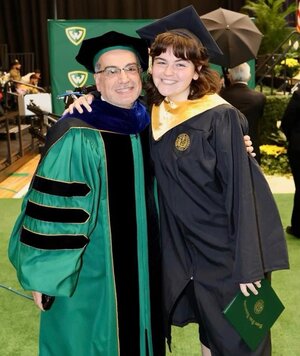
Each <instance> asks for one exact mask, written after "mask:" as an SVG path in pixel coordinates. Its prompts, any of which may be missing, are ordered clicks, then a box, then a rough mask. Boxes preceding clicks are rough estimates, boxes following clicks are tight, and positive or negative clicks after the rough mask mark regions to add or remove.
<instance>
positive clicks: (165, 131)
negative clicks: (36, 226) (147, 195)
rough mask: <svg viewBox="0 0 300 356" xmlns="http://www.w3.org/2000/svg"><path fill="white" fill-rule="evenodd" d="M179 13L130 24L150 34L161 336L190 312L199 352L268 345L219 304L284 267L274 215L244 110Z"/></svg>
mask: <svg viewBox="0 0 300 356" xmlns="http://www.w3.org/2000/svg"><path fill="white" fill-rule="evenodd" d="M178 13H180V14H179V15H178ZM178 13H175V14H173V15H169V16H168V17H166V18H163V19H162V20H158V21H156V22H154V23H153V24H150V25H148V26H146V27H145V28H142V29H140V30H138V31H137V32H138V33H139V35H140V36H141V37H142V38H145V39H147V40H149V39H150V40H151V36H152V39H153V40H154V42H153V44H152V46H151V50H150V57H151V59H152V68H151V74H150V75H149V81H148V84H147V95H148V101H149V104H150V106H152V137H153V139H152V143H151V150H152V158H153V161H154V166H155V174H156V178H157V182H158V193H159V208H160V209H159V211H160V227H161V238H162V270H163V276H162V278H163V291H164V292H163V293H164V318H165V325H166V332H167V337H168V339H169V343H170V340H171V325H179V326H183V325H185V324H187V323H189V322H197V323H198V324H199V329H200V339H201V343H202V352H203V355H215V356H216V355H218V356H221V355H222V356H224V355H226V356H229V355H230V356H233V355H234V356H237V355H239V356H241V355H270V353H271V351H270V337H269V335H268V336H267V337H266V338H265V339H264V340H263V342H262V343H261V344H260V345H259V347H258V348H257V350H256V351H251V350H250V348H249V347H248V346H247V345H246V344H245V343H244V342H243V341H242V340H241V338H240V336H239V335H238V333H237V332H236V331H235V330H234V329H233V328H232V327H231V325H230V324H229V323H228V322H227V321H226V320H225V318H224V316H223V314H222V311H223V309H224V308H225V307H226V305H227V304H228V303H229V302H230V301H231V300H232V299H233V297H234V296H235V295H236V293H237V292H238V291H239V290H241V291H242V292H243V293H244V294H245V295H249V292H250V293H255V294H257V293H258V290H259V289H258V288H259V287H260V281H261V280H262V279H264V278H267V274H268V273H269V272H271V271H274V270H278V269H285V268H288V258H287V250H286V243H285V239H284V232H283V229H282V225H281V221H280V217H279V214H278V211H277V208H276V205H275V202H274V200H273V197H272V194H271V191H270V189H269V187H268V184H267V182H266V181H265V179H264V176H263V174H262V173H261V171H260V168H259V166H258V164H257V163H256V161H255V160H254V159H253V158H252V157H250V156H248V154H247V153H246V150H245V149H244V142H243V134H244V133H245V132H246V130H247V121H246V119H245V117H244V116H243V115H242V114H241V113H240V112H239V111H238V110H237V109H235V108H234V107H232V106H231V105H229V104H228V103H227V102H226V101H225V100H223V99H222V98H220V97H219V96H218V95H217V94H216V93H217V91H218V87H219V78H218V76H217V75H216V73H215V72H213V71H212V70H211V69H210V68H209V65H208V55H207V51H206V49H205V48H204V47H203V45H202V44H201V43H200V42H199V39H197V38H196V36H197V37H198V38H200V40H202V41H203V44H204V45H205V41H206V40H205V36H207V33H205V31H203V32H202V33H201V31H200V34H198V33H197V32H196V33H195V32H194V31H193V30H194V29H193V28H191V26H190V23H192V22H193V21H192V20H193V19H192V18H191V16H190V15H191V14H187V13H185V12H178ZM196 25H197V26H198V23H197V20H196ZM196 25H195V26H196ZM178 28H179V29H178ZM183 28H184V29H183ZM166 30H168V32H165V31H166ZM196 31H197V30H196Z"/></svg>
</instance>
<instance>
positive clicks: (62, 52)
mask: <svg viewBox="0 0 300 356" xmlns="http://www.w3.org/2000/svg"><path fill="white" fill-rule="evenodd" d="M152 21H153V20H48V35H49V57H50V83H51V93H52V108H53V112H54V113H55V114H57V115H60V114H61V113H62V112H63V111H64V101H63V100H61V99H58V98H57V96H58V95H60V94H64V93H65V92H66V91H67V90H71V91H73V90H74V88H76V87H82V86H87V85H92V84H94V78H93V75H92V74H91V73H89V72H88V71H87V70H86V69H85V68H84V67H83V66H82V65H80V64H79V63H77V61H76V60H75V57H76V55H77V53H78V51H79V48H80V45H81V42H82V41H83V40H84V39H88V38H91V37H96V36H100V35H102V34H103V33H105V32H108V31H118V32H122V33H126V34H127V35H129V36H135V37H138V35H137V33H136V32H135V30H136V29H138V28H140V27H143V26H146V25H147V24H149V23H151V22H152ZM248 63H249V64H250V67H251V74H252V75H251V80H250V82H249V87H250V88H254V87H255V60H251V61H249V62H248ZM212 67H213V69H216V70H217V71H218V72H219V73H222V69H221V67H219V66H215V65H212Z"/></svg>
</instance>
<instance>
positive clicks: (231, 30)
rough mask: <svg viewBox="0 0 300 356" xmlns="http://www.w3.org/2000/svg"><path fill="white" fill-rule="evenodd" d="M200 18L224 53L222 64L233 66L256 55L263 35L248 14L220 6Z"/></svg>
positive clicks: (228, 66)
mask: <svg viewBox="0 0 300 356" xmlns="http://www.w3.org/2000/svg"><path fill="white" fill-rule="evenodd" d="M200 18H201V20H202V22H203V23H204V25H205V26H206V28H207V29H208V31H209V32H210V34H211V35H212V37H213V38H214V40H215V41H216V42H217V45H218V46H219V47H220V49H221V50H222V52H223V53H224V56H223V58H222V59H221V62H220V61H219V62H220V65H222V66H223V67H226V68H233V67H235V66H237V65H239V64H241V63H243V62H246V61H248V60H249V59H252V58H255V57H256V55H257V52H258V49H259V46H260V43H261V40H262V37H263V35H262V33H261V32H260V31H259V30H258V28H257V27H256V26H255V25H254V23H253V21H252V20H251V19H250V17H249V16H248V15H244V14H240V13H239V12H235V11H230V10H226V9H223V8H221V7H220V8H219V9H217V10H214V11H211V12H209V13H207V14H205V15H203V16H200Z"/></svg>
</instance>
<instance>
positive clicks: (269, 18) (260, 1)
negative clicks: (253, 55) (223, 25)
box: [242, 0, 296, 54]
mask: <svg viewBox="0 0 300 356" xmlns="http://www.w3.org/2000/svg"><path fill="white" fill-rule="evenodd" d="M285 4H286V1H285V0H246V3H245V6H243V7H242V10H243V11H244V12H246V13H247V12H250V14H249V13H248V15H250V16H254V23H255V25H256V26H257V28H258V29H259V30H260V31H261V33H262V34H263V35H264V37H263V39H262V42H261V46H260V48H259V52H258V53H259V54H267V53H272V52H273V51H274V50H275V48H276V47H278V46H279V45H280V43H282V41H284V40H285V38H287V36H288V35H289V34H290V33H291V32H292V30H291V28H289V26H288V22H287V20H286V18H287V16H288V15H290V14H293V13H295V12H296V3H292V4H290V5H289V6H288V7H287V8H286V9H284V5H285Z"/></svg>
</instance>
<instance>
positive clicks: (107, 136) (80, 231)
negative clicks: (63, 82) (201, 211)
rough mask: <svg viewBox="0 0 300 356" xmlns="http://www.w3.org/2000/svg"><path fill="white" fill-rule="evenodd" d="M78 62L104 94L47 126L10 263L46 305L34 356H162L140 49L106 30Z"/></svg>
mask: <svg viewBox="0 0 300 356" xmlns="http://www.w3.org/2000/svg"><path fill="white" fill-rule="evenodd" d="M76 59H77V60H78V62H79V63H81V64H83V65H84V66H85V67H86V68H87V69H88V70H89V71H92V72H94V78H95V83H96V87H97V90H98V91H99V92H100V93H101V96H100V95H99V97H98V98H96V99H95V100H94V102H93V104H92V107H93V111H92V113H89V112H85V114H83V115H80V118H78V115H77V114H73V115H71V114H67V115H65V116H63V117H62V118H61V119H60V120H59V121H58V122H57V123H56V124H55V125H54V126H53V127H52V128H51V129H50V131H49V133H48V135H47V141H46V146H45V151H44V154H43V155H42V158H41V160H40V163H39V165H38V168H37V171H36V174H35V176H34V178H33V181H32V183H31V186H30V189H29V191H28V193H27V195H26V197H25V198H24V202H23V206H22V212H21V214H20V216H19V218H18V220H17V222H16V225H15V227H14V230H13V232H12V236H11V240H10V245H9V258H10V260H11V262H12V264H13V265H14V267H15V268H16V270H17V275H18V279H19V281H20V283H21V285H22V286H23V288H24V289H26V290H31V291H34V292H33V295H34V300H35V303H36V304H37V305H38V306H39V308H40V309H41V310H44V305H43V303H42V295H49V296H54V297H55V300H54V303H53V305H52V307H51V308H50V310H48V311H43V312H42V314H41V329H40V350H39V352H40V353H39V355H40V356H50V355H51V356H83V355H84V356H117V355H121V356H146V355H149V356H151V355H157V356H160V355H164V353H165V348H164V335H163V332H162V323H161V320H160V318H161V312H160V306H161V304H160V291H159V288H160V281H159V278H160V271H159V268H160V263H159V260H158V258H159V244H158V226H157V218H156V212H155V201H154V196H153V182H154V180H153V175H152V172H151V166H150V159H149V149H148V137H147V131H148V130H145V129H146V128H147V126H148V125H149V116H148V113H147V111H146V109H145V107H144V106H143V105H142V104H141V103H140V102H139V101H138V100H137V98H138V97H139V95H140V93H141V89H142V83H141V71H142V69H146V68H147V59H148V53H147V46H146V45H145V44H144V42H143V41H142V40H140V39H137V38H133V37H129V36H126V35H123V34H120V33H117V32H113V31H112V32H108V33H106V34H104V35H102V36H100V37H96V38H92V39H89V40H85V41H83V43H82V46H81V49H80V51H79V54H78V55H77V57H76ZM148 250H149V251H148ZM149 276H150V278H149ZM150 287H151V289H150ZM150 300H151V301H150Z"/></svg>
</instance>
